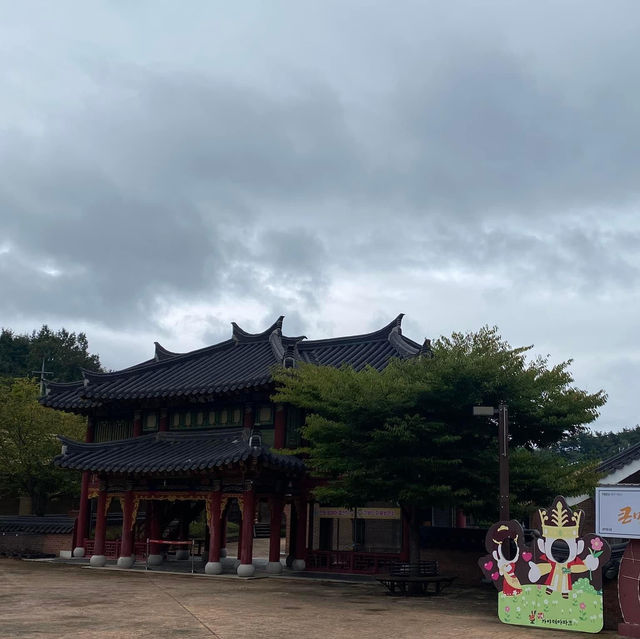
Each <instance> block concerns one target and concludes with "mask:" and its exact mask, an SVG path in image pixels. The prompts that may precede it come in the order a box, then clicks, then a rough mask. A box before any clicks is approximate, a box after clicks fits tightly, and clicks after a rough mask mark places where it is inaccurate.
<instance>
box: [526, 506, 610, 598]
mask: <svg viewBox="0 0 640 639" xmlns="http://www.w3.org/2000/svg"><path fill="white" fill-rule="evenodd" d="M553 504H554V505H553V506H552V507H551V508H549V509H540V510H539V511H538V513H539V515H540V524H541V527H542V537H540V538H539V539H538V540H537V543H538V549H539V550H540V553H541V554H540V555H539V560H541V561H540V562H539V563H535V562H533V561H530V562H529V581H530V582H531V583H536V582H538V581H539V580H540V578H541V577H542V576H544V575H547V578H546V581H545V582H544V584H545V586H546V587H547V588H546V592H547V594H549V595H550V594H551V593H552V592H554V591H555V592H560V593H562V597H563V598H564V599H568V598H569V593H570V592H571V588H572V578H573V575H575V574H579V573H585V572H587V571H592V570H596V569H597V568H598V564H599V558H598V557H595V556H594V555H593V554H589V555H587V556H585V558H584V559H581V558H580V557H579V555H580V554H581V553H582V552H583V550H584V540H583V539H579V536H580V523H581V518H582V511H581V510H577V511H575V512H572V511H571V509H570V508H569V507H568V506H567V502H566V501H565V500H564V499H563V498H562V497H556V498H555V499H554V501H553ZM558 541H560V542H562V543H557V542H558Z"/></svg>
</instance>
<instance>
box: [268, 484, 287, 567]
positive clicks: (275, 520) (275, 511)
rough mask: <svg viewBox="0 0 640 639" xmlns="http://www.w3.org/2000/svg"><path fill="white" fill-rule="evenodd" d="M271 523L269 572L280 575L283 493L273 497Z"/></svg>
mask: <svg viewBox="0 0 640 639" xmlns="http://www.w3.org/2000/svg"><path fill="white" fill-rule="evenodd" d="M270 506H271V524H270V529H269V563H268V564H267V572H270V573H272V574H274V575H279V574H280V573H281V572H282V564H281V563H280V525H281V523H282V511H283V510H284V499H283V497H282V496H281V495H273V497H271V504H270Z"/></svg>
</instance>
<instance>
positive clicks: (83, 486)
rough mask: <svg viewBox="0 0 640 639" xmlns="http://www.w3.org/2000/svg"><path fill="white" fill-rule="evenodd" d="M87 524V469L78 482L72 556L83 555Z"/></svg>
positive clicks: (89, 421) (88, 439) (89, 427)
mask: <svg viewBox="0 0 640 639" xmlns="http://www.w3.org/2000/svg"><path fill="white" fill-rule="evenodd" d="M93 430H94V429H93V416H92V415H89V416H88V417H87V430H86V434H85V437H84V441H85V442H86V443H87V444H91V443H93ZM88 526H89V471H88V470H85V471H84V472H83V473H82V480H81V483H80V509H79V511H78V525H77V526H76V545H75V548H74V549H73V556H74V557H84V553H85V549H84V539H85V537H86V536H87V528H88Z"/></svg>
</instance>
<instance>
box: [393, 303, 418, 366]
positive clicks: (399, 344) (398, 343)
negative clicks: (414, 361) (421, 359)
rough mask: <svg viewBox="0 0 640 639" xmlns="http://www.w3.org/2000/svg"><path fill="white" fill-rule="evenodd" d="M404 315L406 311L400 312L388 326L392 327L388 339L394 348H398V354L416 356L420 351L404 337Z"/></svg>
mask: <svg viewBox="0 0 640 639" xmlns="http://www.w3.org/2000/svg"><path fill="white" fill-rule="evenodd" d="M403 317H404V313H400V315H398V317H396V318H395V319H394V320H393V321H392V322H391V323H390V324H388V327H389V328H390V329H391V330H390V331H389V335H388V336H387V339H388V340H389V343H390V344H391V346H393V348H395V349H396V351H397V352H398V354H399V355H400V356H401V357H414V356H415V355H418V354H419V353H420V351H419V350H418V351H416V349H415V348H413V347H412V346H410V345H409V344H408V343H407V342H406V341H405V340H404V339H403V337H402V318H403Z"/></svg>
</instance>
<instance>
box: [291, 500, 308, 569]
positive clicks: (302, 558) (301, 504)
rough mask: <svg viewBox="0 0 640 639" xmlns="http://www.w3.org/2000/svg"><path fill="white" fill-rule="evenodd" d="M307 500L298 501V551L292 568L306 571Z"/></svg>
mask: <svg viewBox="0 0 640 639" xmlns="http://www.w3.org/2000/svg"><path fill="white" fill-rule="evenodd" d="M306 559H307V500H306V499H298V500H296V551H295V559H294V560H293V564H292V565H291V568H292V569H293V570H304V569H305V568H306V567H307V562H306Z"/></svg>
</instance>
